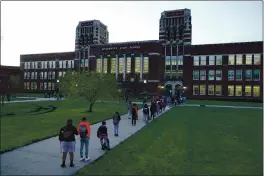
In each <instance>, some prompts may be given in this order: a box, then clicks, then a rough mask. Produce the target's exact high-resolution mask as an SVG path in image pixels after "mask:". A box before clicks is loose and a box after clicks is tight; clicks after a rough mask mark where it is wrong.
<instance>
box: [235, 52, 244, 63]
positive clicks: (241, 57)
mask: <svg viewBox="0 0 264 176" xmlns="http://www.w3.org/2000/svg"><path fill="white" fill-rule="evenodd" d="M238 56H239V57H238ZM238 58H239V61H240V59H241V64H238ZM236 65H243V55H242V54H236Z"/></svg>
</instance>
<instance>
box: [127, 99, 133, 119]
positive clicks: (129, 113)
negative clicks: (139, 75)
mask: <svg viewBox="0 0 264 176" xmlns="http://www.w3.org/2000/svg"><path fill="white" fill-rule="evenodd" d="M127 110H128V112H127V116H128V119H131V115H132V102H131V101H129V102H128V105H127Z"/></svg>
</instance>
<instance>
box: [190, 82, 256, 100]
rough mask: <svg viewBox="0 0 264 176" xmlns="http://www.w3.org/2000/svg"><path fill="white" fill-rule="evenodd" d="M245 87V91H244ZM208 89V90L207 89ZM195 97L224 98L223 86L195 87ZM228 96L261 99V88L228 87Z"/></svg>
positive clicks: (248, 86)
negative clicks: (211, 96)
mask: <svg viewBox="0 0 264 176" xmlns="http://www.w3.org/2000/svg"><path fill="white" fill-rule="evenodd" d="M243 87H244V90H243ZM206 88H207V89H206ZM193 95H213V96H214V95H216V96H222V95H223V94H222V85H207V86H206V85H193ZM228 96H236V97H241V96H248V97H251V96H253V97H260V86H258V85H254V86H251V85H246V86H242V85H228Z"/></svg>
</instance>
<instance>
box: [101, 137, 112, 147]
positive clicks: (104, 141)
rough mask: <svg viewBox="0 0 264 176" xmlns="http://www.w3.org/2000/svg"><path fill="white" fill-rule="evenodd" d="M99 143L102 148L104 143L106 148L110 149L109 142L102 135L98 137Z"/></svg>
mask: <svg viewBox="0 0 264 176" xmlns="http://www.w3.org/2000/svg"><path fill="white" fill-rule="evenodd" d="M100 143H101V146H102V147H103V145H104V143H105V144H106V147H107V148H110V141H109V139H108V136H106V135H102V136H100Z"/></svg>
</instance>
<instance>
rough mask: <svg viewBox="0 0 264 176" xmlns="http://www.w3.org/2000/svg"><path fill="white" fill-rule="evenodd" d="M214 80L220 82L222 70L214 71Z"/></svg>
mask: <svg viewBox="0 0 264 176" xmlns="http://www.w3.org/2000/svg"><path fill="white" fill-rule="evenodd" d="M215 80H216V81H221V80H222V70H216V71H215Z"/></svg>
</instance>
